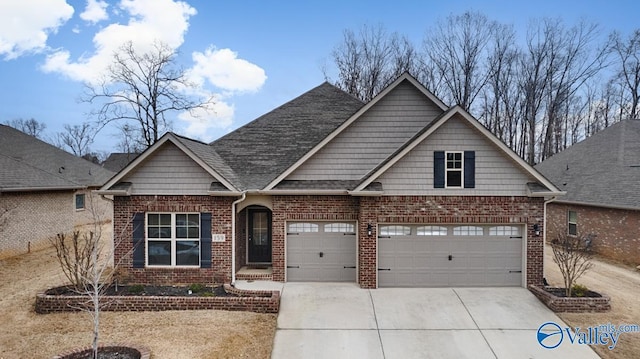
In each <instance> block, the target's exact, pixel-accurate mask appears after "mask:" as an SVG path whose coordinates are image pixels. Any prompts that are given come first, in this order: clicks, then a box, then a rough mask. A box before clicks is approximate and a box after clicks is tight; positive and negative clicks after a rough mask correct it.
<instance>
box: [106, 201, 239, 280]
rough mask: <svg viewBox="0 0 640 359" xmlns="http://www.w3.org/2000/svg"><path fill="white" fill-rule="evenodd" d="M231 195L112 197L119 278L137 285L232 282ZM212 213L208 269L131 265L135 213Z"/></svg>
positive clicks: (115, 257)
mask: <svg viewBox="0 0 640 359" xmlns="http://www.w3.org/2000/svg"><path fill="white" fill-rule="evenodd" d="M233 201H234V198H230V197H210V196H131V197H115V199H114V229H113V236H114V243H115V247H116V249H115V256H114V263H116V265H117V267H118V268H117V270H118V273H119V276H120V278H121V279H122V280H123V281H125V282H128V283H139V284H158V285H160V284H185V285H188V284H193V283H205V284H209V283H218V284H219V283H229V282H230V281H231V204H232V202H233ZM147 212H198V213H202V212H211V213H212V219H211V233H213V234H224V235H225V241H224V242H213V243H212V244H211V268H133V266H132V247H133V229H132V221H133V216H134V214H135V213H147Z"/></svg>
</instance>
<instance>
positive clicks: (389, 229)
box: [379, 225, 411, 236]
mask: <svg viewBox="0 0 640 359" xmlns="http://www.w3.org/2000/svg"><path fill="white" fill-rule="evenodd" d="M410 234H411V227H409V226H398V225H395V226H381V227H380V233H379V235H380V236H408V235H410Z"/></svg>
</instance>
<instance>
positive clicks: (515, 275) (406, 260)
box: [378, 225, 524, 287]
mask: <svg viewBox="0 0 640 359" xmlns="http://www.w3.org/2000/svg"><path fill="white" fill-rule="evenodd" d="M523 228H524V227H523V226H519V225H518V226H512V225H507V226H505V225H495V226H478V225H455V226H441V225H380V226H379V228H378V233H379V235H378V286H379V287H483V286H485V287H493V286H522V265H523V264H522V262H523V260H522V258H523V256H522V252H523V249H522V248H523V239H522V238H523V237H522V232H523Z"/></svg>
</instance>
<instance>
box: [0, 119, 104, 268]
mask: <svg viewBox="0 0 640 359" xmlns="http://www.w3.org/2000/svg"><path fill="white" fill-rule="evenodd" d="M113 175H115V173H114V172H111V171H108V170H105V169H104V168H102V167H100V166H98V165H95V164H93V163H91V162H89V161H87V160H85V159H82V158H79V157H76V156H74V155H72V154H69V153H67V152H65V151H63V150H61V149H58V148H56V147H54V146H52V145H50V144H48V143H45V142H43V141H40V140H38V139H37V138H35V137H33V136H29V135H27V134H25V133H22V132H20V131H18V130H16V129H13V128H11V127H8V126H4V125H0V238H1V241H0V257H6V256H11V255H15V254H20V253H26V252H28V251H29V250H30V249H37V248H42V247H44V246H47V245H49V238H52V237H54V236H55V235H56V234H57V233H69V232H71V231H72V230H73V229H74V228H77V227H79V226H82V225H86V224H90V223H93V222H94V219H93V217H94V216H93V213H92V212H95V213H96V214H97V215H99V216H100V217H101V218H100V221H110V220H111V218H112V216H113V210H112V205H111V202H109V201H105V200H103V199H101V198H100V196H97V195H92V194H91V190H95V189H97V188H99V187H100V186H102V185H103V184H105V182H106V181H107V180H108V179H109V178H111V177H112V176H113ZM90 208H95V211H91V210H89V209H90Z"/></svg>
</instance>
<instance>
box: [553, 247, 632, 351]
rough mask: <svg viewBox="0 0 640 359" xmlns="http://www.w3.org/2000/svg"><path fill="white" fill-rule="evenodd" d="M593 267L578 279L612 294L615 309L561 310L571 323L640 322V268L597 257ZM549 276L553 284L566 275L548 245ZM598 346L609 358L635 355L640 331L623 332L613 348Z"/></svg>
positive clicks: (581, 324)
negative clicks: (555, 261) (573, 311)
mask: <svg viewBox="0 0 640 359" xmlns="http://www.w3.org/2000/svg"><path fill="white" fill-rule="evenodd" d="M593 264H594V266H593V268H592V269H591V270H589V271H588V272H587V273H586V274H585V275H584V276H583V277H582V278H580V279H579V280H578V283H579V284H582V285H585V286H586V287H587V288H589V289H591V290H594V291H596V292H599V293H602V294H605V295H608V296H609V297H611V310H610V311H609V312H606V313H558V316H559V317H560V318H561V319H562V320H564V321H565V322H566V323H567V324H568V325H569V326H571V327H580V328H586V327H589V326H596V325H601V324H609V323H610V324H613V325H616V326H618V325H621V324H637V325H640V305H638V303H639V302H638V298H640V272H638V271H637V270H636V269H635V268H633V267H630V266H624V265H620V264H615V263H613V262H610V261H605V260H603V259H601V258H597V259H594V260H593ZM544 267H545V277H546V278H547V281H549V284H550V285H553V286H562V276H561V275H560V270H559V269H558V266H557V265H556V264H555V263H554V262H553V255H552V253H551V248H550V247H548V246H547V247H546V248H545V266H544ZM593 348H594V350H595V351H596V352H597V353H598V355H600V356H601V357H602V358H606V359H609V358H611V359H614V358H615V359H632V358H634V359H635V358H637V357H638V353H640V333H624V334H621V335H620V339H619V342H618V345H617V346H616V347H615V348H614V349H613V350H609V349H607V348H606V347H604V346H594V347H593Z"/></svg>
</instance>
